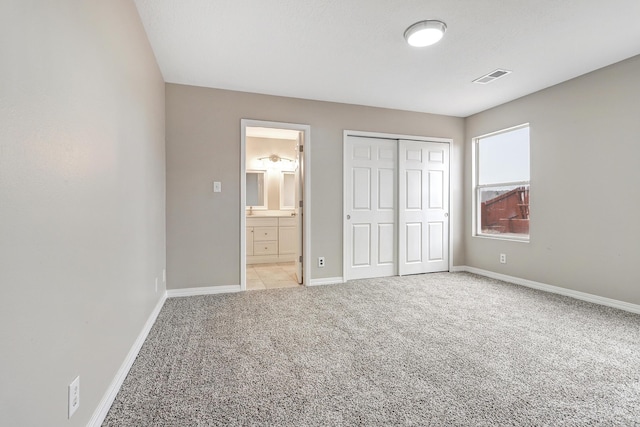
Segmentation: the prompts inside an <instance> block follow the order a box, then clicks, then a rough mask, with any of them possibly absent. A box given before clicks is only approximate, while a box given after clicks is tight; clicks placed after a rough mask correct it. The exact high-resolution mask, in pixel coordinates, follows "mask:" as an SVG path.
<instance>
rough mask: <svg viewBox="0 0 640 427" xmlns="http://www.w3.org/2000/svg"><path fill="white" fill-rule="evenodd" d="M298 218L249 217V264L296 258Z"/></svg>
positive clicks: (247, 250)
mask: <svg viewBox="0 0 640 427" xmlns="http://www.w3.org/2000/svg"><path fill="white" fill-rule="evenodd" d="M296 236H297V230H296V219H295V218H291V217H270V218H260V217H248V218H247V246H246V252H247V264H260V263H272V262H286V261H293V260H295V254H296Z"/></svg>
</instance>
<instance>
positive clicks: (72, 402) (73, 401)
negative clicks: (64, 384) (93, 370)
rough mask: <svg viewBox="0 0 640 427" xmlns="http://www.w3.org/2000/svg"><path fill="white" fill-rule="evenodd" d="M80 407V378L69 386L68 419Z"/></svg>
mask: <svg viewBox="0 0 640 427" xmlns="http://www.w3.org/2000/svg"><path fill="white" fill-rule="evenodd" d="M79 406H80V376H79V375H78V376H77V377H76V379H75V380H73V381H72V382H71V384H69V418H71V416H72V415H73V413H74V412H76V409H78V407H79Z"/></svg>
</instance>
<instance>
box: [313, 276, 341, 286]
mask: <svg viewBox="0 0 640 427" xmlns="http://www.w3.org/2000/svg"><path fill="white" fill-rule="evenodd" d="M336 283H344V278H342V277H323V278H321V279H311V281H310V282H309V286H322V285H335V284H336Z"/></svg>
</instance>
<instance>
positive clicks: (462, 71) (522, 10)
mask: <svg viewBox="0 0 640 427" xmlns="http://www.w3.org/2000/svg"><path fill="white" fill-rule="evenodd" d="M135 3H136V6H137V8H138V11H139V13H140V16H141V18H142V22H143V24H144V27H145V29H146V32H147V34H148V36H149V40H150V42H151V46H152V48H153V50H154V52H155V55H156V58H157V61H158V64H159V66H160V69H161V71H162V74H163V76H164V79H165V81H167V82H170V83H180V84H186V85H195V86H205V87H212V88H221V89H230V90H237V91H244V92H256V93H263V94H271V95H280V96H289V97H295V98H306V99H314V100H323V101H333V102H342V103H349V104H360V105H368V106H376V107H386V108H394V109H401V110H410V111H420V112H428V113H436V114H446V115H452V116H459V117H466V116H469V115H471V114H474V113H477V112H480V111H483V110H486V109H487V108H490V107H493V106H496V105H499V104H502V103H504V102H507V101H510V100H513V99H516V98H519V97H521V96H524V95H527V94H529V93H532V92H535V91H538V90H540V89H543V88H546V87H549V86H552V85H555V84H557V83H560V82H563V81H566V80H569V79H571V78H573V77H577V76H579V75H582V74H585V73H587V72H590V71H593V70H596V69H598V68H602V67H604V66H606V65H609V64H612V63H615V62H618V61H621V60H623V59H626V58H629V57H631V56H634V55H638V54H640V24H638V19H639V18H640V1H638V0H607V1H603V0H429V1H428V0H181V1H175V0H135ZM423 19H440V20H442V21H444V22H446V24H447V27H448V28H447V33H446V34H445V36H444V38H443V39H442V41H441V42H440V43H438V44H436V45H434V46H430V47H426V48H413V47H410V46H408V45H407V44H406V42H405V40H404V38H403V33H404V30H405V29H406V28H407V27H408V26H409V25H411V24H413V23H414V22H417V21H420V20H423ZM497 68H503V69H507V70H512V71H513V73H511V74H509V75H507V76H505V77H502V78H500V79H498V80H495V81H494V82H492V83H490V84H487V85H480V84H474V83H472V80H474V79H476V78H478V77H480V76H482V75H484V74H487V73H489V72H491V71H493V70H495V69H497Z"/></svg>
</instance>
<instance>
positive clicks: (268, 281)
mask: <svg viewBox="0 0 640 427" xmlns="http://www.w3.org/2000/svg"><path fill="white" fill-rule="evenodd" d="M297 286H300V285H298V281H297V280H296V265H295V262H281V263H277V264H251V265H247V290H249V291H253V290H257V289H274V288H295V287H297Z"/></svg>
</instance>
